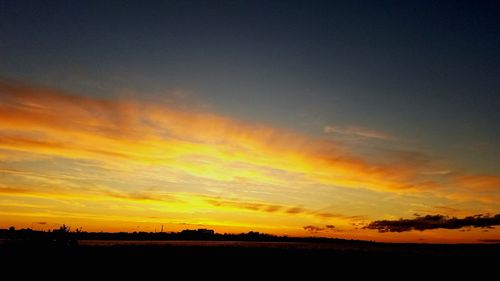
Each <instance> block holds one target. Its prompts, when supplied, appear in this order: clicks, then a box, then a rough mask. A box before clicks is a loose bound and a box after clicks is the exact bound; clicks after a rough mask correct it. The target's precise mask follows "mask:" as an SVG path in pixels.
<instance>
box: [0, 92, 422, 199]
mask: <svg viewBox="0 0 500 281" xmlns="http://www.w3.org/2000/svg"><path fill="white" fill-rule="evenodd" d="M0 91H1V92H2V96H1V98H0V126H2V128H3V130H2V131H0V148H3V149H9V150H21V151H27V152H31V153H40V154H45V155H51V156H57V157H65V158H74V159H92V160H98V161H103V162H105V163H111V164H113V165H117V163H119V162H120V161H129V162H131V163H138V164H143V165H144V164H148V165H149V164H158V165H167V166H169V168H172V169H177V170H179V171H181V172H183V173H188V174H190V175H193V176H198V177H204V178H209V179H213V180H222V181H237V180H241V179H244V180H247V181H252V182H259V183H264V184H289V180H288V178H289V176H290V175H294V176H295V178H296V180H297V181H302V182H309V183H320V184H327V185H337V186H343V187H354V188H360V187H361V188H368V189H373V190H385V191H388V190H409V189H418V188H420V187H426V186H428V183H427V182H425V181H423V180H421V179H419V178H418V176H419V175H418V172H417V171H415V169H413V168H411V167H405V166H404V165H400V163H398V165H388V164H384V165H382V164H375V163H370V162H368V161H366V160H364V159H360V158H356V157H353V156H351V155H349V154H348V153H346V152H344V151H342V149H340V148H339V147H338V146H337V145H336V144H335V143H333V142H330V141H328V140H325V139H316V138H311V137H308V136H305V135H301V134H298V133H294V132H290V131H287V130H283V129H276V128H272V127H269V126H263V125H259V124H253V123H249V122H242V121H238V120H234V119H231V118H228V117H224V116H220V115H216V114H212V113H206V112H190V111H187V110H185V109H182V110H181V109H178V108H175V107H172V106H169V105H161V104H160V105H159V104H151V103H145V102H137V101H127V100H125V101H123V100H108V99H99V98H89V97H80V96H74V95H69V94H67V93H63V92H59V91H54V90H50V89H44V88H34V87H29V86H26V85H20V84H15V83H6V82H2V83H0ZM355 131H356V130H355ZM358 131H360V130H357V131H356V132H358ZM365 135H366V134H365ZM372 135H373V136H379V137H381V136H382V135H374V134H372ZM123 163H125V162H123ZM119 164H120V163H119ZM285 174H286V175H285Z"/></svg>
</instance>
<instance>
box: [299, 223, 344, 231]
mask: <svg viewBox="0 0 500 281" xmlns="http://www.w3.org/2000/svg"><path fill="white" fill-rule="evenodd" d="M304 229H305V230H307V231H309V232H322V231H337V230H336V229H335V226H334V225H331V224H327V225H325V227H319V226H315V225H306V226H304Z"/></svg>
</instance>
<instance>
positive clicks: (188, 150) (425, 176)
mask: <svg viewBox="0 0 500 281" xmlns="http://www.w3.org/2000/svg"><path fill="white" fill-rule="evenodd" d="M499 14H500V4H499V2H498V1H380V2H379V1H377V2H371V1H359V2H358V1H345V2H344V1H324V2H322V1H163V2H161V3H157V2H154V1H152V2H149V3H147V4H146V3H145V2H144V1H116V2H114V1H95V2H94V1H82V2H81V3H78V2H77V1H0V227H1V228H4V227H8V226H10V225H16V226H18V227H33V228H35V229H49V228H54V227H57V226H58V225H60V224H62V223H65V224H67V225H71V226H73V227H83V229H84V230H89V231H94V230H99V231H100V230H104V231H136V230H142V231H154V230H155V228H156V229H159V228H160V227H161V225H162V224H163V225H164V226H165V229H167V230H172V231H177V230H181V229H185V228H198V227H207V228H212V229H215V230H216V231H218V232H243V231H249V230H256V231H263V232H268V233H275V234H286V235H300V236H307V235H318V236H329V237H343V238H354V239H371V240H377V241H412V242H415V241H418V242H478V241H479V240H484V239H498V238H500V231H499V230H498V229H484V228H462V229H454V230H450V229H435V230H425V231H404V232H400V233H399V232H394V233H393V232H386V233H380V232H377V231H376V230H372V229H363V226H366V225H367V224H369V223H370V222H372V221H376V220H394V219H399V218H408V219H412V218H415V217H416V215H419V216H422V215H436V214H440V215H447V216H450V217H460V218H462V217H465V216H472V215H477V214H490V215H494V214H498V213H500V160H499V159H500V158H499V155H500V110H499V108H500V29H499V26H500V17H498V15H499ZM331 225H333V226H335V227H327V226H331ZM309 226H313V227H309Z"/></svg>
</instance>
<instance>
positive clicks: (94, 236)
mask: <svg viewBox="0 0 500 281" xmlns="http://www.w3.org/2000/svg"><path fill="white" fill-rule="evenodd" d="M0 239H4V240H6V241H25V242H40V243H43V242H46V243H49V242H51V243H55V244H59V245H62V246H72V245H76V244H77V241H78V240H116V241H119V240H136V241H162V240H165V241H169V240H171V241H175V240H202V241H259V242H320V243H333V242H337V243H338V242H341V241H342V242H355V243H375V242H372V241H363V240H346V239H339V238H326V237H289V236H278V235H272V234H267V233H260V232H255V231H250V232H247V233H239V234H233V233H223V234H222V233H216V232H215V231H213V230H210V229H203V228H200V229H196V230H190V229H186V230H182V231H180V232H144V231H140V232H136V231H134V232H87V231H82V230H81V229H76V230H75V231H71V229H70V228H69V227H67V226H65V225H63V226H61V227H60V228H59V229H54V230H49V231H37V230H32V229H29V228H28V229H19V230H16V229H15V228H14V227H10V228H9V229H0Z"/></svg>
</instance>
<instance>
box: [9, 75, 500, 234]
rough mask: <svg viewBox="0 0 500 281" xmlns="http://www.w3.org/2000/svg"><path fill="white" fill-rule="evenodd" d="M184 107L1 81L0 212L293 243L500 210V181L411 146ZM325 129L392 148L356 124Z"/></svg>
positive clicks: (22, 217) (92, 224) (29, 218)
mask: <svg viewBox="0 0 500 281" xmlns="http://www.w3.org/2000/svg"><path fill="white" fill-rule="evenodd" d="M188 106H189V104H186V105H183V106H182V107H181V106H177V105H175V104H171V103H152V102H147V101H142V100H139V99H135V100H133V99H129V98H123V99H107V98H90V97H85V96H79V95H77V94H74V93H67V92H62V91H57V90H54V89H48V88H43V87H37V86H33V85H25V84H21V83H14V82H8V81H7V82H6V81H4V82H1V83H0V128H1V129H0V173H1V174H2V178H3V180H2V182H1V183H0V200H1V203H0V212H1V213H2V216H9V217H11V218H18V219H19V220H20V221H24V223H25V224H28V225H29V224H30V223H31V222H32V221H42V220H43V221H44V222H45V221H47V222H49V223H63V222H70V221H74V222H76V223H78V224H81V225H83V226H84V227H86V228H93V229H99V228H106V227H107V225H109V228H111V229H118V228H119V226H120V225H122V226H123V225H127V223H125V222H127V221H128V224H130V225H132V224H135V225H140V227H149V228H151V227H152V226H153V225H157V224H159V223H165V224H169V225H170V226H171V227H172V228H182V227H184V224H188V225H209V226H211V227H216V228H217V227H218V229H219V230H220V231H225V230H255V229H257V230H263V231H268V232H273V233H290V234H297V235H304V233H308V232H311V230H314V228H313V227H307V228H305V227H304V225H307V226H313V225H328V226H330V225H335V230H336V232H335V235H345V237H359V238H363V237H369V238H372V237H371V236H370V235H379V236H380V237H382V234H378V233H376V232H375V231H373V233H372V232H371V231H370V230H362V229H358V228H357V227H354V224H357V223H364V222H365V221H366V222H368V221H370V220H377V219H383V218H389V219H391V218H394V217H398V216H408V215H409V214H412V212H417V211H416V210H417V209H419V208H420V209H422V208H426V209H427V210H429V212H432V211H433V208H434V207H436V206H443V205H450V206H451V205H453V206H459V209H460V211H462V212H475V211H487V212H492V213H493V212H497V211H498V210H499V205H498V202H500V200H499V199H500V197H499V190H500V186H499V183H500V177H498V176H497V175H485V174H481V175H479V174H472V173H466V172H452V171H453V167H441V166H438V165H437V164H435V163H434V161H433V160H432V159H431V158H428V159H426V160H425V161H415V158H414V157H407V155H411V154H412V153H413V152H411V151H396V152H394V151H392V152H390V153H389V152H388V153H387V155H386V156H387V157H384V155H382V156H378V157H372V158H369V157H362V156H359V154H357V153H356V151H353V149H355V148H351V147H349V148H346V146H344V145H342V143H341V141H336V140H335V139H333V140H332V139H331V138H318V137H312V136H308V135H305V134H302V133H298V132H294V131H290V130H287V129H283V128H276V127H273V126H269V125H266V124H259V123H252V122H247V121H241V120H237V119H234V118H231V117H229V116H223V115H220V114H217V113H214V112H207V111H200V110H199V109H189V107H188ZM320 129H321V128H318V130H320ZM324 132H326V133H332V134H333V133H334V134H349V135H356V136H359V137H362V138H366V139H368V141H369V140H370V139H378V140H385V141H395V140H397V137H394V136H391V135H388V134H385V133H381V132H378V131H375V130H370V129H367V128H364V127H362V126H352V127H336V126H333V125H331V126H326V127H325V128H324ZM395 154H397V155H399V156H398V157H394V155H395ZM401 155H403V156H401ZM426 157H427V156H426ZM392 159H394V160H392ZM443 170H444V171H447V172H446V173H442V172H440V171H443ZM433 171H438V172H433ZM390 198H392V199H390ZM374 206H379V207H377V208H376V209H374ZM110 222H115V223H110ZM8 223H10V221H6V222H4V224H8ZM124 223H125V224H124ZM4 226H6V225H2V227H4ZM128 227H130V226H128ZM321 228H322V229H330V228H329V227H321ZM318 229H319V228H318ZM331 229H333V228H331ZM149 230H152V229H149ZM313 232H319V231H313ZM327 233H330V232H327ZM331 233H333V232H331ZM339 233H340V234H339ZM384 235H385V234H384ZM388 235H390V234H388ZM488 237H489V236H488ZM383 239H386V238H383ZM389 239H392V238H390V237H389ZM409 239H413V238H409Z"/></svg>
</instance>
